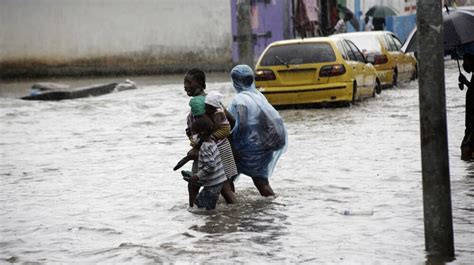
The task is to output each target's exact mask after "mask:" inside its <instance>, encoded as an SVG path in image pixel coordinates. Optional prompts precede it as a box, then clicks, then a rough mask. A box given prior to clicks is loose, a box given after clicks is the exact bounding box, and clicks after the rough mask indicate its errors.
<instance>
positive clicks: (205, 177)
mask: <svg viewBox="0 0 474 265" xmlns="http://www.w3.org/2000/svg"><path fill="white" fill-rule="evenodd" d="M213 129H214V124H213V122H212V121H211V120H210V119H209V117H207V116H206V115H202V116H200V117H199V118H198V119H197V120H196V121H195V122H194V124H193V130H194V131H196V132H197V133H199V138H200V139H201V141H202V144H201V147H200V148H199V154H198V171H197V173H196V174H195V175H193V176H191V177H190V179H189V182H190V183H196V185H199V184H200V185H202V186H203V187H204V188H203V189H202V190H201V191H200V192H199V194H198V195H197V196H196V199H195V200H194V203H195V204H196V206H197V207H198V208H206V209H208V210H210V209H215V208H216V204H217V200H218V199H219V195H220V193H221V189H222V186H223V185H224V182H225V181H226V180H227V177H226V175H225V172H224V166H223V165H222V160H221V156H220V153H219V149H217V144H216V143H215V142H214V141H213V140H212V138H211V134H212V132H213Z"/></svg>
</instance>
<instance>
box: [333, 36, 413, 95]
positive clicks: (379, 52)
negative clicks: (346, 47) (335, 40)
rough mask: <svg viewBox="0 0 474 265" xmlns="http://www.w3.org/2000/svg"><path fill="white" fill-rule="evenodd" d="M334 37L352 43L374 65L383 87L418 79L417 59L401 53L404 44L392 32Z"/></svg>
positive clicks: (409, 54)
mask: <svg viewBox="0 0 474 265" xmlns="http://www.w3.org/2000/svg"><path fill="white" fill-rule="evenodd" d="M334 36H338V37H343V38H345V39H347V40H350V41H352V42H353V43H354V44H355V45H357V47H358V48H359V49H360V50H361V51H362V53H364V55H365V56H366V58H367V60H368V61H370V62H371V63H373V64H374V66H375V69H376V70H377V76H378V78H379V80H380V82H381V85H382V86H383V87H392V86H396V85H397V84H398V82H399V81H409V80H414V79H416V78H417V77H418V69H417V62H416V58H415V56H414V55H413V54H412V53H404V52H402V51H401V47H402V43H401V42H400V40H399V39H398V38H397V36H396V35H395V34H394V33H393V32H390V31H365V32H350V33H342V34H337V35H334Z"/></svg>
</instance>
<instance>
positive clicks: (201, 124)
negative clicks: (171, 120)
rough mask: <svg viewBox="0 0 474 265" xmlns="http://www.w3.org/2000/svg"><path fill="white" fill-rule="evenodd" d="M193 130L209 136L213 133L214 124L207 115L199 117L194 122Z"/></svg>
mask: <svg viewBox="0 0 474 265" xmlns="http://www.w3.org/2000/svg"><path fill="white" fill-rule="evenodd" d="M193 129H194V131H195V132H197V133H204V134H207V135H211V134H212V132H213V131H214V123H213V122H212V120H211V119H210V118H209V117H208V116H207V115H200V116H198V117H197V119H196V120H195V121H194V123H193Z"/></svg>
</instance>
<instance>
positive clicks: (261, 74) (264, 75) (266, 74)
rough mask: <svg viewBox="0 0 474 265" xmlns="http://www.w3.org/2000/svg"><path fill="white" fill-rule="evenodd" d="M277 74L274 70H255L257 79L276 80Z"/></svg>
mask: <svg viewBox="0 0 474 265" xmlns="http://www.w3.org/2000/svg"><path fill="white" fill-rule="evenodd" d="M275 79H276V76H275V74H274V73H273V71H272V70H257V71H256V72H255V81H268V80H275Z"/></svg>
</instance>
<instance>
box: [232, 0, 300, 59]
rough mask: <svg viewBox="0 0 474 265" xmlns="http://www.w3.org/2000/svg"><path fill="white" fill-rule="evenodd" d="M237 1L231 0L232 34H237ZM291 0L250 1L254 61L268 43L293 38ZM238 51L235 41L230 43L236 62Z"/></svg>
mask: <svg viewBox="0 0 474 265" xmlns="http://www.w3.org/2000/svg"><path fill="white" fill-rule="evenodd" d="M237 1H238V0H231V15H232V34H233V36H236V35H237ZM291 16H292V1H291V0H253V1H252V32H253V34H254V36H256V39H255V38H254V40H256V41H255V42H254V60H255V61H256V60H257V59H258V57H259V56H260V54H261V53H262V52H263V50H264V49H265V48H266V47H267V45H268V44H270V43H272V42H274V41H277V40H284V39H290V38H293V29H292V23H291ZM238 58H239V51H238V46H237V42H236V41H235V38H234V41H233V43H232V61H233V62H234V63H236V62H238Z"/></svg>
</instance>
